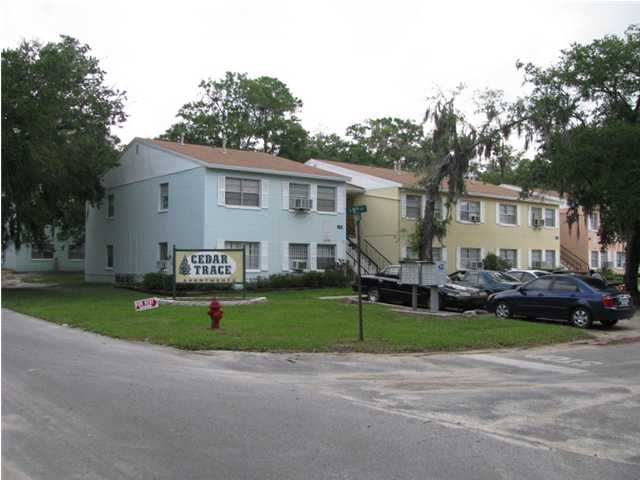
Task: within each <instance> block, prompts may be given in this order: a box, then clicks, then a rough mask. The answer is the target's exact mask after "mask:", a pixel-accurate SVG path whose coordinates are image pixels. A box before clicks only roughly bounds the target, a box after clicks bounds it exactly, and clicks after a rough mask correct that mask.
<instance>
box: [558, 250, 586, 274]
mask: <svg viewBox="0 0 640 480" xmlns="http://www.w3.org/2000/svg"><path fill="white" fill-rule="evenodd" d="M560 263H561V264H562V265H564V266H565V267H566V268H567V269H568V270H571V271H574V272H584V273H586V272H588V271H589V263H588V262H586V261H585V260H583V259H582V258H580V257H579V256H577V255H576V254H575V253H573V252H572V251H571V250H569V249H568V248H567V247H562V246H561V247H560Z"/></svg>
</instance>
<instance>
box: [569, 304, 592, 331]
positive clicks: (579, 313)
mask: <svg viewBox="0 0 640 480" xmlns="http://www.w3.org/2000/svg"><path fill="white" fill-rule="evenodd" d="M569 323H571V325H573V326H574V327H578V328H589V327H590V326H591V325H592V324H593V319H592V318H591V312H590V311H589V310H587V309H586V308H584V307H577V308H574V309H573V311H572V312H571V319H570V320H569Z"/></svg>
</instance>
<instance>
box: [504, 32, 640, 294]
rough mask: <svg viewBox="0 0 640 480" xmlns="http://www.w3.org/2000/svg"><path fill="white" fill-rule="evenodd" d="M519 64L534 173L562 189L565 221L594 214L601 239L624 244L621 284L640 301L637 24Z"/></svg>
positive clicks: (521, 110) (520, 106)
mask: <svg viewBox="0 0 640 480" xmlns="http://www.w3.org/2000/svg"><path fill="white" fill-rule="evenodd" d="M518 67H519V68H520V69H522V70H523V71H524V75H525V80H526V82H527V83H529V84H530V85H531V87H532V91H531V94H530V95H528V96H527V97H525V98H523V99H521V100H520V101H519V102H518V104H517V105H516V109H517V111H518V113H519V114H520V115H522V116H523V118H526V122H525V123H523V127H522V128H523V132H524V134H525V138H526V139H527V141H533V142H536V145H537V147H538V156H539V158H538V160H539V161H538V163H537V167H538V168H536V169H535V170H534V171H532V174H535V175H536V181H537V182H539V181H542V182H544V184H545V185H546V186H548V187H549V188H553V189H557V190H559V191H560V192H562V193H563V194H566V196H567V197H568V200H569V215H568V219H569V221H570V222H575V221H576V220H577V218H578V215H579V214H580V211H581V209H585V210H586V212H591V211H594V210H598V211H599V212H600V217H601V227H600V235H601V238H602V240H603V241H604V242H605V244H606V243H612V242H615V241H622V242H625V244H626V268H625V284H626V286H627V288H628V289H629V291H630V292H631V293H632V294H633V295H634V297H635V298H636V299H639V294H638V278H637V273H638V266H639V264H640V208H638V198H640V190H639V188H640V186H639V184H640V182H639V181H638V178H640V143H639V141H640V26H638V25H632V26H630V27H629V28H628V29H627V31H626V32H625V36H624V37H623V38H620V37H618V36H605V37H603V38H601V39H597V40H594V41H592V42H591V43H588V44H585V45H581V44H572V45H571V46H570V48H568V49H566V50H563V51H562V55H561V57H560V60H559V61H558V62H557V63H555V64H553V65H551V66H549V67H547V68H541V67H538V66H535V65H533V64H531V63H529V64H523V63H519V64H518Z"/></svg>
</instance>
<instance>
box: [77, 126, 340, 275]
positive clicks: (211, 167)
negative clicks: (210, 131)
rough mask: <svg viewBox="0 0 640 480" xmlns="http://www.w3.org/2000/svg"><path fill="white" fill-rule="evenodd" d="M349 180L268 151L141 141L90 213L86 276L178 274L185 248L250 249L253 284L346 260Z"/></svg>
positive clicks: (249, 272) (110, 176)
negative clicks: (177, 254)
mask: <svg viewBox="0 0 640 480" xmlns="http://www.w3.org/2000/svg"><path fill="white" fill-rule="evenodd" d="M347 180H348V178H346V177H342V176H340V175H337V174H334V173H331V172H325V171H322V170H319V169H316V168H313V167H310V166H307V165H304V164H301V163H298V162H294V161H291V160H287V159H284V158H280V157H276V156H273V155H269V154H266V153H260V152H250V151H239V150H232V149H222V148H213V147H208V146H202V145H188V144H182V143H176V142H168V141H162V140H147V139H141V138H136V139H134V140H133V141H132V142H131V143H130V144H129V146H128V147H127V149H126V150H125V151H124V153H123V154H122V156H121V158H120V162H119V165H118V166H117V167H115V168H114V169H112V170H110V171H109V172H108V173H107V174H106V175H105V176H104V178H103V184H104V187H105V189H106V195H105V198H104V200H103V201H102V203H101V204H100V205H99V206H98V207H96V208H93V207H89V208H88V210H87V220H86V257H85V279H86V280H87V281H103V282H112V281H114V280H115V278H116V276H117V275H128V276H131V275H133V276H135V277H137V278H140V277H141V276H143V275H144V274H145V273H148V272H154V271H159V270H165V271H168V272H171V268H172V263H173V262H172V259H171V255H172V252H173V246H174V245H175V247H176V248H178V249H208V248H244V249H245V252H246V262H247V278H248V279H249V280H250V279H251V278H255V277H257V276H262V277H265V276H268V275H270V274H273V273H281V272H290V271H307V270H323V269H325V268H328V267H330V266H332V265H334V264H335V263H336V262H337V261H340V260H344V257H345V239H346V235H345V229H346V227H345V224H346V218H345V203H346V183H345V182H346V181H347Z"/></svg>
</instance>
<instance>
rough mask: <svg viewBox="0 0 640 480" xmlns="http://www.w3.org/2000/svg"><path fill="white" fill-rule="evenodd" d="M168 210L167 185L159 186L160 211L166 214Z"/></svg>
mask: <svg viewBox="0 0 640 480" xmlns="http://www.w3.org/2000/svg"><path fill="white" fill-rule="evenodd" d="M167 210H169V184H168V183H161V184H160V211H161V212H166V211H167Z"/></svg>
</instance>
